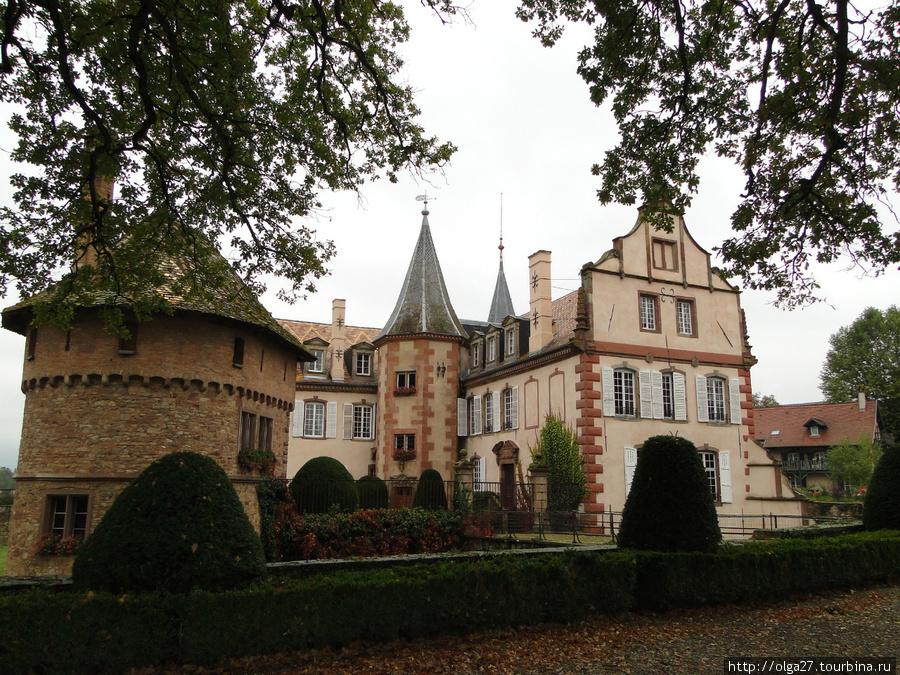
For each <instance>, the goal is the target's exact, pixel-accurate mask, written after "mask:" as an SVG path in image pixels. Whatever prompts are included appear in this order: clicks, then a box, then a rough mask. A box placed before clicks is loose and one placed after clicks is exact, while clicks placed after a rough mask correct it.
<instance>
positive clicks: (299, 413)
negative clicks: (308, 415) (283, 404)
mask: <svg viewBox="0 0 900 675" xmlns="http://www.w3.org/2000/svg"><path fill="white" fill-rule="evenodd" d="M305 411H306V405H305V404H304V403H303V401H296V402H295V403H294V431H293V434H294V438H297V437H299V436H302V435H303V413H304V412H305Z"/></svg>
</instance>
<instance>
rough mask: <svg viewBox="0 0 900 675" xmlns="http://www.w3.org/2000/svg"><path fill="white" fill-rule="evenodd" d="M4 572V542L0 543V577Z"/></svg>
mask: <svg viewBox="0 0 900 675" xmlns="http://www.w3.org/2000/svg"><path fill="white" fill-rule="evenodd" d="M4 574H6V544H5V543H4V544H0V577H2V576H3V575H4Z"/></svg>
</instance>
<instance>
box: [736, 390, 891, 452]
mask: <svg viewBox="0 0 900 675" xmlns="http://www.w3.org/2000/svg"><path fill="white" fill-rule="evenodd" d="M753 419H754V426H755V437H756V440H757V441H759V442H760V443H762V444H763V446H765V447H766V448H769V449H778V448H798V447H831V446H834V445H838V444H839V443H841V442H842V441H851V442H852V441H855V440H857V439H858V438H860V437H861V436H866V437H868V438H874V437H875V436H876V432H877V431H879V430H880V420H879V416H878V402H877V401H867V402H866V409H865V410H860V409H859V403H858V402H856V401H853V402H851V403H800V404H796V405H780V406H775V407H772V408H754V410H753ZM811 419H816V420H818V421H820V422H823V423H824V424H826V425H827V427H821V428H820V429H819V436H818V437H816V436H810V435H809V428H808V427H806V426H804V425H805V424H806V423H807V422H809V421H810V420H811ZM773 431H777V432H778V433H777V434H775V435H773V434H772V432H773Z"/></svg>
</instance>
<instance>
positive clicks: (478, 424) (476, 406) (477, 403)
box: [472, 396, 484, 436]
mask: <svg viewBox="0 0 900 675" xmlns="http://www.w3.org/2000/svg"><path fill="white" fill-rule="evenodd" d="M472 409H473V415H474V417H475V419H474V420H472V421H473V423H474V427H475V428H474V429H472V435H473V436H478V435H479V434H481V432H482V431H483V430H484V429H483V425H482V422H483V418H482V416H481V396H475V397H474V398H473V399H472Z"/></svg>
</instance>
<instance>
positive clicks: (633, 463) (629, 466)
mask: <svg viewBox="0 0 900 675" xmlns="http://www.w3.org/2000/svg"><path fill="white" fill-rule="evenodd" d="M636 467H637V448H625V497H628V493H629V492H630V491H631V482H632V481H633V480H634V470H635V468H636Z"/></svg>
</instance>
